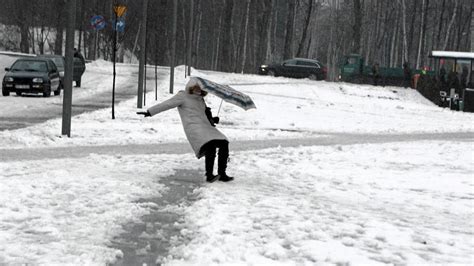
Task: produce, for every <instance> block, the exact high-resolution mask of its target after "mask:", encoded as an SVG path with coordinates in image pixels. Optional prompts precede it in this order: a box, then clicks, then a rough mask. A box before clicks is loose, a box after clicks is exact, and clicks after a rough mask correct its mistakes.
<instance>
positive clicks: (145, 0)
mask: <svg viewBox="0 0 474 266" xmlns="http://www.w3.org/2000/svg"><path fill="white" fill-rule="evenodd" d="M147 10H148V0H143V14H142V25H143V27H142V28H141V32H140V62H139V64H138V93H137V108H142V107H143V77H144V72H145V49H146V48H145V47H146V20H147V18H146V15H147Z"/></svg>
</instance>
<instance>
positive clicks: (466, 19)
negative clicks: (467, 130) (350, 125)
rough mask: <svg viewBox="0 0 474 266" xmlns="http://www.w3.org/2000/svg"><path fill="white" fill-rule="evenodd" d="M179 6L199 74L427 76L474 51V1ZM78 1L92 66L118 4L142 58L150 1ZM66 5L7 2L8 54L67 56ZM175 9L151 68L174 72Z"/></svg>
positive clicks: (124, 38)
mask: <svg viewBox="0 0 474 266" xmlns="http://www.w3.org/2000/svg"><path fill="white" fill-rule="evenodd" d="M176 1H177V3H176V6H177V13H176V15H177V31H176V56H177V58H176V61H177V62H176V63H177V64H185V63H187V62H186V53H187V50H188V47H190V49H191V51H192V57H191V65H192V66H194V67H196V68H199V69H209V70H217V71H225V72H239V73H240V72H243V73H256V71H257V68H258V66H259V65H261V64H265V63H270V62H278V61H281V60H283V59H288V58H292V57H303V58H313V59H318V60H320V61H321V62H323V63H324V64H325V65H326V66H327V67H328V70H329V79H330V80H333V79H334V78H335V76H336V74H337V66H338V64H339V62H340V61H341V60H342V57H343V56H344V55H346V54H349V53H359V54H361V55H362V56H363V57H364V58H365V61H366V62H367V63H368V64H374V63H376V62H377V63H379V64H380V65H382V66H392V67H395V66H397V67H401V66H402V64H403V63H404V62H408V63H409V65H410V67H411V68H420V67H422V66H426V65H430V64H431V62H430V60H429V57H428V55H429V53H430V52H431V51H432V50H449V51H471V42H472V39H473V37H474V36H472V35H473V34H474V33H473V30H474V29H473V27H474V26H473V25H472V24H474V23H473V22H472V21H474V19H473V12H474V1H472V0H416V1H415V0H412V1H410V0H176ZM76 2H77V8H76V30H77V34H76V40H77V41H76V47H80V50H81V51H82V53H83V54H84V55H85V56H86V58H88V59H95V58H98V57H100V58H103V59H105V60H111V58H112V51H113V50H112V43H113V38H112V36H113V30H112V28H111V27H110V24H111V20H112V19H113V6H114V4H123V5H126V6H127V12H126V16H125V21H126V27H125V30H124V32H123V33H119V49H118V60H119V61H124V59H125V58H128V57H127V56H126V54H127V53H130V54H133V55H135V56H136V57H138V53H139V51H140V47H139V46H140V45H139V42H138V40H139V38H138V37H139V36H138V35H139V32H140V28H141V27H143V25H142V17H143V16H142V10H143V3H144V0H76ZM66 3H67V1H66V0H35V1H31V0H2V9H0V23H1V24H3V25H2V26H0V34H2V36H4V37H3V38H2V39H1V40H0V48H3V49H5V50H9V51H20V52H25V53H35V54H43V53H56V54H64V46H65V45H64V44H65V28H66V20H67V12H66ZM174 5H175V3H174V2H173V1H171V0H149V1H148V8H147V12H148V13H147V14H148V15H147V22H146V23H147V36H146V38H147V50H146V54H147V63H148V64H158V65H170V58H171V47H172V43H173V34H172V21H173V7H174ZM191 9H192V10H191ZM94 15H102V16H104V17H105V18H106V19H107V22H108V24H109V25H108V27H107V28H105V29H103V30H101V31H96V30H94V29H93V28H92V27H91V26H90V19H91V17H92V16H94ZM191 17H192V18H193V23H192V24H193V29H192V31H191V34H190V24H191V23H190V18H191ZM190 36H192V38H190ZM189 43H190V44H189ZM47 48H48V49H47Z"/></svg>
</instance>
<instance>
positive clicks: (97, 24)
mask: <svg viewBox="0 0 474 266" xmlns="http://www.w3.org/2000/svg"><path fill="white" fill-rule="evenodd" d="M91 26H92V28H94V29H95V30H102V29H104V28H105V26H106V21H105V18H104V17H103V16H101V15H96V16H93V17H92V18H91Z"/></svg>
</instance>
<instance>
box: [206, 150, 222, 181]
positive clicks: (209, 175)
mask: <svg viewBox="0 0 474 266" xmlns="http://www.w3.org/2000/svg"><path fill="white" fill-rule="evenodd" d="M215 159H216V149H215V148H214V149H213V148H212V147H210V148H208V149H207V150H206V153H205V162H206V181H207V182H209V183H212V182H214V181H216V180H217V179H218V178H219V176H217V175H214V173H213V172H214V160H215Z"/></svg>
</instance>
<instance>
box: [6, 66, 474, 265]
mask: <svg viewBox="0 0 474 266" xmlns="http://www.w3.org/2000/svg"><path fill="white" fill-rule="evenodd" d="M0 61H1V58H0ZM134 67H135V66H127V65H123V66H122V69H123V70H124V71H123V72H119V73H120V74H119V75H120V77H119V79H118V84H119V85H120V84H125V83H127V82H129V78H128V75H130V71H136V70H132V69H133V68H134ZM176 72H177V74H176V77H177V79H176V81H175V84H176V88H175V90H176V91H177V90H178V89H179V88H182V87H183V86H184V84H185V82H186V80H185V79H184V74H183V68H182V67H178V68H177V71H176ZM107 73H109V74H110V73H111V65H110V63H107V62H104V61H96V62H94V63H92V65H90V66H89V65H88V69H87V71H86V74H85V76H84V78H85V79H88V80H91V81H94V80H96V81H97V82H96V83H97V86H92V85H91V87H90V88H88V92H89V93H92V92H95V91H105V90H107V89H110V86H109V85H108V83H107V81H109V80H110V79H108V77H107ZM151 73H152V71H151V70H150V76H149V77H151V76H152V75H153V74H151ZM193 74H194V75H199V76H201V77H204V78H208V79H211V80H213V81H216V82H220V83H224V84H229V85H231V86H232V87H234V88H235V89H237V90H241V91H243V92H246V93H247V94H249V95H250V96H251V97H252V99H253V100H254V102H255V104H256V105H257V109H252V110H249V111H243V110H242V109H239V108H238V107H235V106H233V105H231V104H228V103H225V102H224V103H223V104H222V109H221V111H220V114H219V116H220V118H221V121H222V123H221V125H219V129H220V130H222V131H223V132H224V133H225V134H226V135H227V136H228V137H229V139H230V140H231V141H232V140H259V139H262V140H267V139H279V138H314V137H319V136H321V135H330V134H332V133H365V134H393V133H402V134H411V133H437V132H439V133H446V132H474V124H473V123H472V121H473V118H474V116H473V114H469V113H462V112H452V111H449V110H446V109H441V108H439V107H437V106H434V105H433V104H431V103H430V102H428V101H427V100H425V99H424V98H423V97H421V96H420V95H419V94H418V93H417V92H415V91H413V90H410V89H404V88H395V87H386V88H382V87H373V86H370V85H352V84H345V83H330V82H315V81H310V80H294V79H286V78H272V77H264V76H256V75H241V74H228V73H219V72H209V71H197V70H195V71H194V72H193ZM106 77H107V78H106ZM165 80H169V79H165ZM148 82H149V83H148V87H149V88H153V86H154V81H153V80H149V81H148ZM93 83H94V82H91V83H90V84H93ZM158 91H159V93H158V95H157V96H158V100H159V101H161V100H164V99H167V98H168V97H170V96H171V95H170V94H169V93H168V83H167V82H164V83H161V84H159V87H158ZM78 97H80V95H79V96H78ZM154 97H155V95H154V92H153V91H150V92H149V93H148V94H147V101H148V102H149V103H150V104H149V105H148V106H151V104H153V102H151V100H154ZM56 99H58V98H56ZM24 100H25V99H24V98H23V97H2V98H0V112H1V113H7V112H9V110H11V109H10V108H14V107H15V106H18V103H20V106H21V103H22V101H24ZM58 100H59V99H58ZM206 100H207V103H208V105H209V106H210V107H212V108H213V112H214V114H215V113H216V112H217V110H218V109H219V105H220V103H221V102H220V100H219V99H218V98H216V97H214V96H212V95H211V96H208V97H207V99H206ZM44 101H45V100H44V99H43V98H33V99H28V103H27V105H28V104H29V105H39V104H42V103H44ZM115 111H116V119H115V120H111V118H110V117H111V115H110V113H111V110H110V109H105V110H98V111H94V112H90V113H84V114H82V115H79V116H75V117H73V119H72V137H71V138H64V137H60V131H61V120H60V119H53V120H50V121H47V122H45V123H42V124H39V125H36V126H32V127H28V128H24V129H18V130H11V131H2V132H0V142H1V143H2V146H1V148H0V152H1V149H22V150H25V151H27V150H28V149H30V148H42V147H45V148H47V147H63V146H66V147H73V146H84V145H93V146H96V145H121V144H151V143H168V142H186V139H185V136H184V132H183V130H182V126H181V123H180V120H179V116H178V114H177V111H176V110H170V111H167V112H165V113H162V114H160V115H158V116H155V117H153V118H142V117H139V116H137V115H136V114H135V112H136V111H138V110H137V109H136V99H132V100H130V101H125V102H122V103H121V104H118V105H117V106H116V110H115ZM473 148H474V145H473V142H472V140H471V141H413V142H395V143H385V144H358V145H334V146H324V147H323V146H314V147H294V148H284V149H283V148H273V149H265V150H255V151H241V152H235V151H231V159H232V160H231V163H230V165H229V174H230V175H234V176H236V180H235V181H234V182H232V183H213V184H206V183H203V184H202V186H201V187H200V188H198V189H197V190H196V191H195V193H196V194H198V195H199V197H198V200H197V201H196V202H194V203H193V204H192V205H191V206H189V207H184V206H183V207H179V208H176V207H173V211H175V212H178V213H180V214H182V215H183V216H184V219H183V220H182V221H181V222H180V223H178V224H176V226H178V227H180V228H181V231H180V233H181V234H180V236H178V237H176V239H173V241H172V242H173V244H174V248H172V249H171V251H170V254H169V255H167V256H166V257H159V258H157V259H158V261H159V262H163V263H165V264H170V265H183V264H184V265H186V264H188V265H211V264H224V265H229V264H234V265H235V264H237V265H240V264H246V265H278V264H281V265H312V264H326V263H328V264H343V263H354V264H377V263H389V264H466V265H469V264H471V265H472V264H473V263H474V256H473V255H472V254H474V252H473V250H474V239H473V226H474V220H473V207H474V206H473V198H474V193H473V186H474V181H473V173H474V169H473V162H474V160H473V153H472V151H473ZM177 169H198V170H199V171H202V170H203V161H202V160H196V159H195V157H194V155H193V154H191V153H189V154H185V155H164V154H156V155H152V156H150V155H147V156H145V155H139V154H136V155H121V154H116V155H114V156H111V155H100V154H91V155H89V156H87V157H84V158H79V159H77V158H62V159H54V160H34V161H14V162H0V184H1V186H0V264H1V263H16V264H18V263H20V264H21V263H29V264H31V263H33V264H65V263H66V264H80V265H83V264H99V265H101V264H102V265H103V264H104V263H106V262H110V261H113V260H114V259H115V258H116V256H118V257H120V256H121V252H120V251H118V250H115V249H113V248H110V246H111V245H110V241H111V240H112V238H113V237H114V236H117V235H119V234H120V233H121V232H122V231H123V229H122V225H124V224H127V223H130V222H133V221H138V220H139V219H140V217H141V216H143V215H145V214H147V213H149V212H150V211H151V210H152V209H153V208H156V206H153V204H151V203H137V202H136V200H137V199H140V198H152V197H157V196H158V195H160V193H163V192H164V191H165V190H166V188H165V187H164V186H163V185H162V184H161V183H160V182H159V181H160V180H161V179H162V178H165V177H167V176H170V175H171V174H172V173H174V172H175V171H176V170H177ZM196 178H201V177H196ZM170 208H171V207H170Z"/></svg>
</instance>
